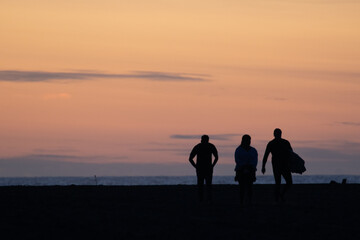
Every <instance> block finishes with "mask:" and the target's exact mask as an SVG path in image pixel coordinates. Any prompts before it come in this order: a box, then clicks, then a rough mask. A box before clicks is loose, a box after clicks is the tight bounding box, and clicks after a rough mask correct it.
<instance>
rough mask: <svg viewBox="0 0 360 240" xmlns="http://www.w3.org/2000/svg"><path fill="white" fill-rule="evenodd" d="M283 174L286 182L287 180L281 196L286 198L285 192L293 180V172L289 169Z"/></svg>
mask: <svg viewBox="0 0 360 240" xmlns="http://www.w3.org/2000/svg"><path fill="white" fill-rule="evenodd" d="M282 176H283V177H284V179H285V182H286V184H285V187H284V189H283V191H282V192H281V197H282V198H283V199H284V194H285V193H286V192H287V191H289V189H290V188H291V186H292V183H293V182H292V176H291V172H290V171H289V170H286V171H283V172H282Z"/></svg>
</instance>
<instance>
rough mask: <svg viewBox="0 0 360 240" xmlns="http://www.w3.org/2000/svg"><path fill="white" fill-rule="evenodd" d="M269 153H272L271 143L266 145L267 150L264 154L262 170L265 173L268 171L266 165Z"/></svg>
mask: <svg viewBox="0 0 360 240" xmlns="http://www.w3.org/2000/svg"><path fill="white" fill-rule="evenodd" d="M269 154H270V147H269V144H268V145H267V146H266V150H265V154H264V158H263V162H262V168H261V172H262V173H263V174H265V172H266V169H265V165H266V162H267V159H268V157H269Z"/></svg>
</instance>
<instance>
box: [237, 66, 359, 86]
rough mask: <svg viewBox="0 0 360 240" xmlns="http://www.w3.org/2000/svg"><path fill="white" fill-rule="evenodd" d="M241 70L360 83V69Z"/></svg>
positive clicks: (263, 68) (255, 68)
mask: <svg viewBox="0 0 360 240" xmlns="http://www.w3.org/2000/svg"><path fill="white" fill-rule="evenodd" d="M238 69H239V70H241V71H243V72H248V73H251V74H262V75H263V74H266V75H277V76H284V77H287V78H302V79H311V80H322V81H324V80H326V81H343V82H351V83H359V79H360V72H359V71H335V70H321V69H319V70H311V69H289V68H266V67H254V68H251V67H250V68H246V67H239V68H238Z"/></svg>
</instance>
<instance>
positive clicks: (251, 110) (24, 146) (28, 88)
mask: <svg viewBox="0 0 360 240" xmlns="http://www.w3.org/2000/svg"><path fill="white" fill-rule="evenodd" d="M359 12H360V2H359V1H355V0H341V1H340V0H294V1H282V0H243V1H235V0H226V1H220V0H206V1H205V0H181V1H180V0H153V1H147V0H132V1H122V0H120V1H119V0H87V1H85V0H71V1H64V0H61V1H60V0H52V1H45V0H36V1H35V0H34V1H27V0H17V1H13V0H2V1H1V8H0V34H1V37H0V46H1V48H0V111H1V112H0V113H1V115H0V176H4V177H19V176H21V177H31V176H93V175H98V176H158V175H163V176H166V175H169V176H175V175H177V176H181V175H193V174H195V173H194V169H193V168H192V166H191V165H190V164H189V162H188V156H189V153H190V151H191V149H192V148H193V146H194V145H196V144H197V143H199V142H200V136H201V135H203V134H208V135H209V136H210V142H212V143H213V144H215V146H216V147H217V149H218V151H219V162H218V165H217V166H216V168H215V171H214V175H233V174H234V172H233V169H234V159H233V155H234V151H235V149H236V147H237V146H238V145H239V144H240V142H241V136H242V135H243V134H249V135H250V136H251V137H252V146H253V147H255V148H256V149H257V151H258V153H259V165H258V169H260V166H261V162H262V157H263V153H264V150H265V147H266V144H267V142H268V141H270V140H271V139H272V138H273V130H274V129H275V128H281V129H282V131H283V137H284V138H285V139H287V140H289V141H290V143H291V145H292V147H293V149H294V151H295V152H296V153H298V154H299V155H300V156H301V157H302V158H303V159H304V160H305V162H306V167H307V172H306V173H305V174H308V175H311V174H355V175H359V174H360V111H359V110H360V107H359V106H360V47H359V46H360V29H359V26H360V14H359ZM258 174H260V173H259V172H258ZM266 174H267V175H269V174H271V164H269V163H268V164H267V173H266Z"/></svg>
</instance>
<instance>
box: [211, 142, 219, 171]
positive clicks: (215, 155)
mask: <svg viewBox="0 0 360 240" xmlns="http://www.w3.org/2000/svg"><path fill="white" fill-rule="evenodd" d="M213 155H214V157H215V159H214V162H213V164H212V167H215V165H216V163H217V161H218V160H219V155H218V151H217V149H216V147H215V146H214V151H213Z"/></svg>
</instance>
